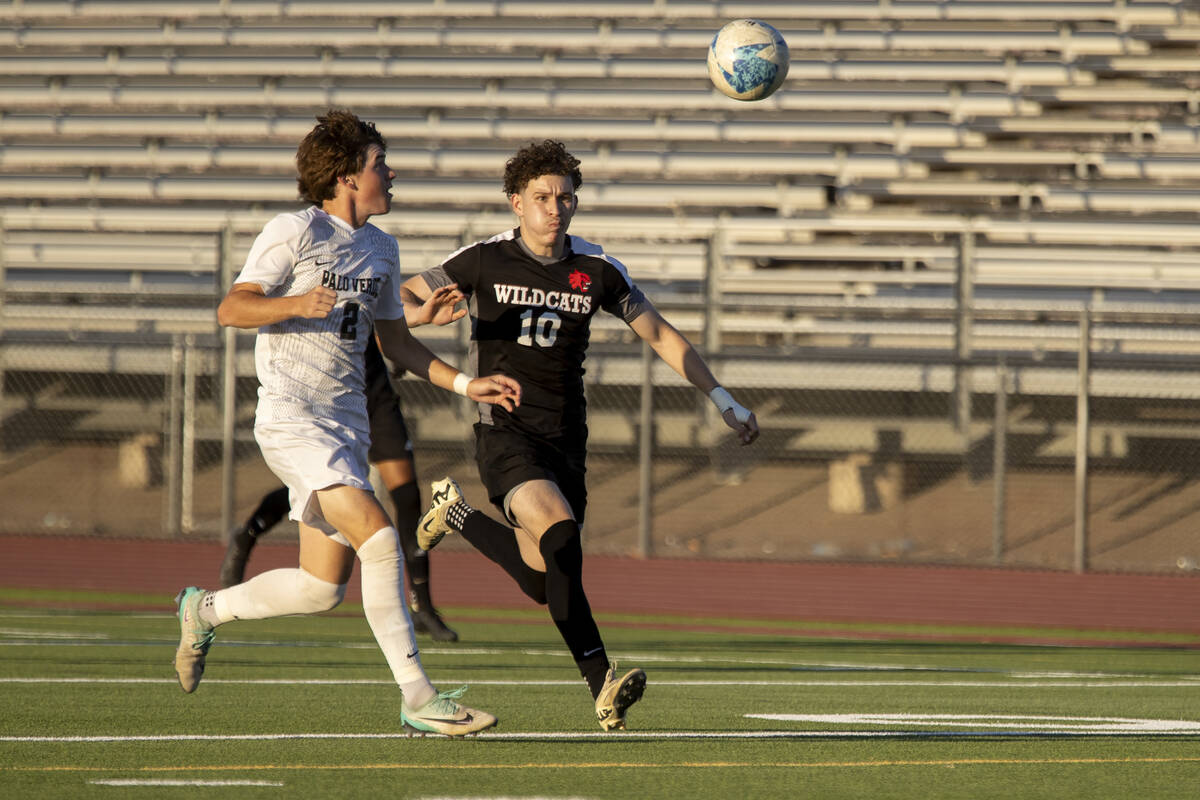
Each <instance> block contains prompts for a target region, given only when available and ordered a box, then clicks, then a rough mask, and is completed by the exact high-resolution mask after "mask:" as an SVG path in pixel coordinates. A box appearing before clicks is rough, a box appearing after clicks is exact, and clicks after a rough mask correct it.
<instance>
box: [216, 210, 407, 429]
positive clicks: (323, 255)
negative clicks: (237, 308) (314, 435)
mask: <svg viewBox="0 0 1200 800" xmlns="http://www.w3.org/2000/svg"><path fill="white" fill-rule="evenodd" d="M237 282H238V283H256V284H258V285H259V286H261V287H262V288H263V291H264V292H265V293H266V295H267V296H268V297H293V296H297V295H302V294H305V293H307V292H309V291H311V290H312V289H314V288H316V287H317V286H327V287H329V288H331V289H333V290H335V291H336V292H337V295H338V298H337V303H336V305H335V306H334V308H333V311H331V312H330V314H329V316H327V317H326V318H325V319H301V318H293V319H289V320H284V321H283V322H278V323H275V324H274V325H267V326H264V327H262V328H259V331H258V339H257V341H256V343H255V352H254V356H255V368H256V370H257V372H258V380H259V383H260V384H261V387H260V388H259V404H258V415H257V420H256V421H257V422H258V423H268V424H269V423H272V422H278V421H285V420H292V421H294V420H297V419H304V418H316V419H322V420H325V421H327V422H332V423H334V424H337V425H346V426H349V427H352V428H354V429H356V430H358V431H362V432H368V431H369V425H368V421H367V406H366V397H365V395H364V386H365V374H364V373H365V369H364V361H363V352H364V350H365V348H366V343H367V337H368V336H370V335H372V328H373V326H374V324H375V320H376V319H401V318H403V316H404V305H403V303H402V302H401V300H400V292H399V287H400V258H399V247H398V246H397V244H396V240H395V239H394V238H392V237H391V236H389V235H387V234H386V233H384V232H383V231H381V230H379V228H376V227H375V226H374V225H371V224H369V223H368V224H366V225H363V226H362V227H360V228H357V229H356V228H352V227H350V225H349V224H347V223H346V222H345V221H343V220H341V219H339V218H338V217H335V216H331V215H330V214H327V213H325V212H324V211H322V210H321V209H319V208H317V207H315V206H314V207H311V208H308V209H306V210H304V211H300V212H296V213H288V214H280V215H279V216H277V217H275V218H274V219H273V220H271V221H270V222H269V223H267V225H266V227H265V228H263V231H262V233H261V234H259V236H258V238H257V239H256V240H255V242H254V246H253V247H251V249H250V254H249V256H248V257H247V258H246V265H245V267H243V268H242V272H241V274H240V275H238V277H237Z"/></svg>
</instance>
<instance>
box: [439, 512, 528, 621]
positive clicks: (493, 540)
mask: <svg viewBox="0 0 1200 800" xmlns="http://www.w3.org/2000/svg"><path fill="white" fill-rule="evenodd" d="M460 502H462V501H460ZM464 505H465V503H464ZM468 509H469V511H470V513H468V514H467V515H466V519H465V521H464V522H463V525H462V529H461V531H460V532H461V533H462V535H463V538H464V539H466V540H467V541H468V542H470V543H471V546H472V547H474V548H475V549H476V550H478V551H479V552H481V553H483V554H484V555H485V556H487V558H488V559H489V560H491V561H494V562H495V563H497V564H499V565H500V567H501V569H503V570H504V571H505V572H507V573H508V574H509V577H511V578H512V579H513V580H514V581H516V582H517V586H519V587H521V591H522V592H524V593H525V596H526V597H528V598H529V599H531V600H533V602H535V603H537V604H538V605H545V603H546V573H544V572H538V571H537V570H536V569H534V568H533V567H531V566H529V565H528V564H526V563H525V560H524V559H523V558H521V548H520V547H519V546H518V545H517V534H516V532H515V531H514V530H513V529H512V528H510V527H508V526H507V525H503V524H501V523H499V522H497V521H496V520H494V519H492V518H491V517H489V516H488V515H487V514H485V513H483V512H482V511H478V510H476V509H473V508H470V506H468Z"/></svg>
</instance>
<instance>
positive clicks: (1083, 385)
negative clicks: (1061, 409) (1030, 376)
mask: <svg viewBox="0 0 1200 800" xmlns="http://www.w3.org/2000/svg"><path fill="white" fill-rule="evenodd" d="M1091 323H1092V320H1091V312H1090V310H1089V309H1088V308H1087V307H1086V306H1085V307H1084V309H1083V311H1081V312H1080V314H1079V375H1078V379H1079V390H1078V392H1077V393H1076V396H1075V571H1076V572H1087V568H1088V563H1087V557H1088V439H1089V438H1090V423H1091V419H1090V417H1089V415H1088V396H1089V391H1090V388H1091V347H1092V341H1091V340H1092V332H1091V327H1092V325H1091Z"/></svg>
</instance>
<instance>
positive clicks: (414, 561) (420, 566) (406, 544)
mask: <svg viewBox="0 0 1200 800" xmlns="http://www.w3.org/2000/svg"><path fill="white" fill-rule="evenodd" d="M388 494H390V495H391V496H392V504H393V505H395V507H396V520H395V522H396V530H397V531H398V532H399V533H400V548H401V549H402V550H403V551H404V571H405V573H406V574H407V575H408V588H409V605H410V606H412V607H413V608H423V609H430V610H431V609H432V608H433V598H431V597H430V596H429V553H427V552H426V551H424V550H422V549H421V546H420V545H418V544H417V523H418V522H420V521H421V489H420V487H419V486H417V482H416V481H413V482H412V483H406V484H403V485H401V486H397V487H396V488H395V489H392V490H390V491H389V492H388Z"/></svg>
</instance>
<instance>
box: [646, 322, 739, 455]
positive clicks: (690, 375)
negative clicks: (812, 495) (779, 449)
mask: <svg viewBox="0 0 1200 800" xmlns="http://www.w3.org/2000/svg"><path fill="white" fill-rule="evenodd" d="M647 306H648V307H647V309H646V310H645V311H643V312H642V313H641V314H639V315H638V316H637V318H636V319H634V320H633V322H630V323H629V327H630V328H632V329H633V332H634V333H636V334H637V335H638V336H639V337H641V338H642V339H643V340H644V341H645V342H646V343H647V344H648V345H650V347H651V348H653V349H654V352H656V353H658V355H659V358H661V359H662V360H663V361H665V362H666V363H667V365H668V366H669V367H670V368H671V369H673V370H675V371H676V372H677V373H679V374H680V376H682V377H683V378H684V379H685V380H687V381H688V383H690V384H692V385H693V386H695V387H696V388H697V389H699V390H700V391H702V392H704V393H705V394H706V395H708V397H709V399H710V400H712V401H713V405H715V406H716V407H717V410H718V411H719V412H720V413H721V419H722V420H724V421H725V424H726V425H728V426H729V427H730V428H731V429H733V431H735V432H736V433H737V434H738V438H740V439H741V441H742V444H750V443H751V442H753V441H754V440H755V439H757V438H758V420H757V419H756V418H755V416H754V412H753V411H751V410H750V409H748V408H745V407H744V406H741V405H739V404H738V402H737V401H736V400H734V399H733V396H732V395H731V394H729V392H728V391H727V390H726V389H725V388H724V387H722V386H721V384H720V383H718V382H717V379H716V378H715V377H714V376H713V374H712V370H710V369H709V368H708V364H706V363H705V362H704V359H703V358H701V357H700V354H699V353H697V352H696V348H694V347H692V343H691V342H689V341H688V340H687V337H685V336H684V335H683V334H682V333H680V332H679V331H677V330H675V327H674V326H673V325H671V323H669V322H667V321H666V320H665V319H663V317H662V315H661V314H659V313H658V309H656V308H654V306H652V305H649V301H647Z"/></svg>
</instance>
